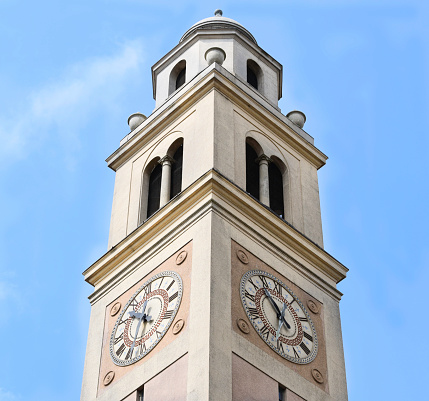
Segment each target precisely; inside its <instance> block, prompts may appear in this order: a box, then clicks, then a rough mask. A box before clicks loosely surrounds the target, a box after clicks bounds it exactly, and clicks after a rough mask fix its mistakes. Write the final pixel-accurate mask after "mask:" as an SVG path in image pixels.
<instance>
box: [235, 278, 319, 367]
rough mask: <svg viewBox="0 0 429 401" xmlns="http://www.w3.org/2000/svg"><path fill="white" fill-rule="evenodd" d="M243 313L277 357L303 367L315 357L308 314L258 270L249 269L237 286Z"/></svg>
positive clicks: (313, 333)
mask: <svg viewBox="0 0 429 401" xmlns="http://www.w3.org/2000/svg"><path fill="white" fill-rule="evenodd" d="M240 296H241V301H242V303H243V307H244V310H245V311H246V314H247V316H248V318H249V320H250V322H251V323H252V325H253V327H254V328H255V330H256V331H257V332H258V334H259V336H260V337H261V338H262V339H263V340H264V341H265V342H266V343H267V344H268V345H269V346H270V347H271V348H272V349H273V350H274V351H275V352H277V353H278V354H279V355H281V356H282V357H283V358H285V359H288V360H289V361H291V362H294V363H299V364H306V363H310V362H311V361H313V360H314V358H315V357H316V355H317V335H316V330H315V328H314V324H313V322H312V321H311V319H310V315H309V314H308V312H307V310H306V309H305V307H304V305H303V304H302V302H301V301H300V300H299V299H298V298H297V297H296V295H295V294H294V293H293V292H292V290H291V289H290V288H288V287H287V286H286V285H285V284H283V283H282V282H281V281H280V280H279V279H278V278H277V277H275V276H273V275H272V274H269V273H267V272H264V271H262V270H250V271H248V272H247V273H245V274H244V275H243V277H242V279H241V283H240Z"/></svg>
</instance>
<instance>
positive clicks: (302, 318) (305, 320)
mask: <svg viewBox="0 0 429 401" xmlns="http://www.w3.org/2000/svg"><path fill="white" fill-rule="evenodd" d="M299 320H301V322H308V319H307V318H306V317H300V318H299Z"/></svg>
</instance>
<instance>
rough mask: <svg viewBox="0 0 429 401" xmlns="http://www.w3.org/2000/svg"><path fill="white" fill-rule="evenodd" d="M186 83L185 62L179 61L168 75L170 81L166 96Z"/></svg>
mask: <svg viewBox="0 0 429 401" xmlns="http://www.w3.org/2000/svg"><path fill="white" fill-rule="evenodd" d="M185 82H186V61H185V60H182V61H179V62H178V63H177V64H176V65H175V66H174V68H173V69H172V70H171V73H170V81H169V85H168V95H169V96H170V95H171V94H172V93H173V92H174V91H176V90H177V89H179V88H180V87H181V86H182V85H184V84H185Z"/></svg>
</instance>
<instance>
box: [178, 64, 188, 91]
mask: <svg viewBox="0 0 429 401" xmlns="http://www.w3.org/2000/svg"><path fill="white" fill-rule="evenodd" d="M185 77H186V67H185V68H184V69H183V70H181V71H180V72H179V74H178V75H177V78H176V89H179V88H180V87H181V86H182V85H183V84H184V83H185Z"/></svg>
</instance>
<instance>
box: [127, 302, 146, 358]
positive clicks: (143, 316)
mask: <svg viewBox="0 0 429 401" xmlns="http://www.w3.org/2000/svg"><path fill="white" fill-rule="evenodd" d="M146 305H147V300H146V301H145V303H144V304H143V310H142V312H141V313H137V312H135V313H134V314H133V316H134V317H136V315H137V319H139V323H138V324H137V328H136V334H135V335H134V341H133V345H131V357H132V356H133V351H134V346H135V345H136V340H137V336H138V334H139V330H140V326H141V324H142V321H143V320H144V318H145V316H146V315H145V313H144V312H145V310H146ZM132 312H134V311H132ZM130 315H131V312H130Z"/></svg>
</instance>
